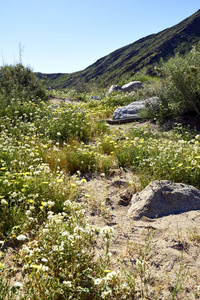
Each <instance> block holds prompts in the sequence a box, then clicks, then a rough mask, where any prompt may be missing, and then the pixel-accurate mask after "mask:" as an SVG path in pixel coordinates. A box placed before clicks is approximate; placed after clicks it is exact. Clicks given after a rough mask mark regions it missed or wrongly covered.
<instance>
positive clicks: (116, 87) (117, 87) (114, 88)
mask: <svg viewBox="0 0 200 300" xmlns="http://www.w3.org/2000/svg"><path fill="white" fill-rule="evenodd" d="M121 90H122V89H121V87H120V86H119V85H111V87H110V88H109V90H108V94H111V93H113V92H118V91H121Z"/></svg>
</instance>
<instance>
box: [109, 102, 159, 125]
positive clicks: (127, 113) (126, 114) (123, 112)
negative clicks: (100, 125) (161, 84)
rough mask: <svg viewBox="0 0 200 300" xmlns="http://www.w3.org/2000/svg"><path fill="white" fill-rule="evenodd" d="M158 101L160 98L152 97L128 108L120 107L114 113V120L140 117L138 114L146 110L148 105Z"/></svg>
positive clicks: (131, 104) (133, 103)
mask: <svg viewBox="0 0 200 300" xmlns="http://www.w3.org/2000/svg"><path fill="white" fill-rule="evenodd" d="M158 99H159V98H158V97H151V98H148V99H146V100H142V101H135V102H132V103H130V104H129V105H127V106H122V107H118V108H117V109H116V110H115V111H114V113H113V120H121V119H126V118H134V117H138V112H139V111H140V110H141V109H143V108H145V106H146V104H147V103H148V104H151V103H155V102H157V101H158Z"/></svg>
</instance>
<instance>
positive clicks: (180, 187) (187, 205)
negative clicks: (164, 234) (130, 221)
mask: <svg viewBox="0 0 200 300" xmlns="http://www.w3.org/2000/svg"><path fill="white" fill-rule="evenodd" d="M191 210H200V191H199V190H198V189H196V188H195V187H193V186H191V185H187V184H183V183H173V182H172V181H170V180H157V181H154V182H151V183H150V184H149V185H148V186H147V187H146V188H145V189H144V190H143V191H141V192H140V193H136V194H135V195H133V197H132V199H131V207H130V209H129V211H128V214H129V216H130V217H132V218H134V219H135V220H138V219H140V218H142V217H143V216H145V217H148V218H160V217H163V216H167V215H170V214H179V213H183V212H186V211H191Z"/></svg>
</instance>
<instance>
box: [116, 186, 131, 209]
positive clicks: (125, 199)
mask: <svg viewBox="0 0 200 300" xmlns="http://www.w3.org/2000/svg"><path fill="white" fill-rule="evenodd" d="M132 195H133V193H132V191H131V190H130V189H129V188H128V189H125V190H124V191H123V192H122V193H120V198H121V199H120V200H119V201H118V204H119V205H123V206H128V205H129V204H130V202H131V197H132Z"/></svg>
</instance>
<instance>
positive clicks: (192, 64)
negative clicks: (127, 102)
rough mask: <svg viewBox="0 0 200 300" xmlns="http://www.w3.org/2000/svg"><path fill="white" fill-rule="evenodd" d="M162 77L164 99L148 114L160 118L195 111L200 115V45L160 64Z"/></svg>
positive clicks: (158, 71)
mask: <svg viewBox="0 0 200 300" xmlns="http://www.w3.org/2000/svg"><path fill="white" fill-rule="evenodd" d="M156 71H157V73H158V75H160V76H161V78H162V92H161V95H157V96H159V97H160V102H159V103H156V104H155V105H153V106H151V107H149V108H147V110H146V112H144V114H145V115H146V116H147V117H150V118H156V119H158V120H159V121H164V120H166V119H169V118H172V117H175V116H178V115H181V114H184V113H189V112H195V113H196V114H197V115H198V116H199V115H200V45H199V47H193V48H192V50H191V51H190V52H188V53H186V54H185V55H182V56H181V55H180V54H177V55H176V56H175V57H173V58H171V59H169V60H168V61H167V62H165V63H163V64H162V66H161V67H160V68H156Z"/></svg>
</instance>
